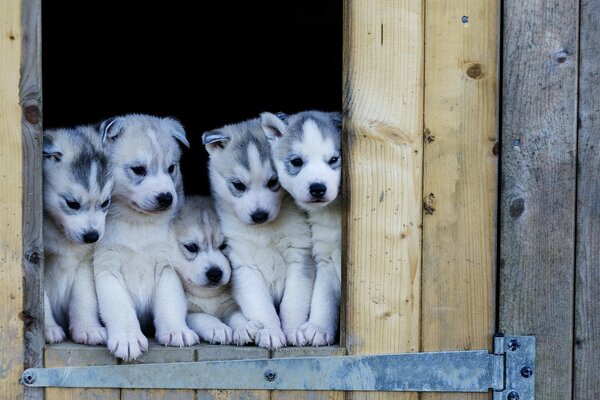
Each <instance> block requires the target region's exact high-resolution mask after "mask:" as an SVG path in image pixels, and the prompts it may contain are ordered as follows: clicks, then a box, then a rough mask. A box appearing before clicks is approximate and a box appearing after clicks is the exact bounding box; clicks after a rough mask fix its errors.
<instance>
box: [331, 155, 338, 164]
mask: <svg viewBox="0 0 600 400" xmlns="http://www.w3.org/2000/svg"><path fill="white" fill-rule="evenodd" d="M339 159H340V158H339V157H335V156H334V157H331V158H330V159H329V165H333V164H335V163H336V162H338V160H339Z"/></svg>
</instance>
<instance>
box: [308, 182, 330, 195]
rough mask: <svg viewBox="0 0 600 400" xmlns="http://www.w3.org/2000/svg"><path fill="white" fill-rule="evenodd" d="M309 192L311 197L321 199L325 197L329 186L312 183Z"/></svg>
mask: <svg viewBox="0 0 600 400" xmlns="http://www.w3.org/2000/svg"><path fill="white" fill-rule="evenodd" d="M308 191H309V192H310V194H311V196H313V197H317V198H321V197H323V196H324V195H325V192H326V191H327V186H325V185H323V184H322V183H312V184H311V185H310V187H309V188H308Z"/></svg>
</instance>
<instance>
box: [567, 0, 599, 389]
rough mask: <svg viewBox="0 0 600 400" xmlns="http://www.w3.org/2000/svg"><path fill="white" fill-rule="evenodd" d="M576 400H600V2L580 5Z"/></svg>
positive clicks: (591, 1) (595, 0)
mask: <svg viewBox="0 0 600 400" xmlns="http://www.w3.org/2000/svg"><path fill="white" fill-rule="evenodd" d="M580 15H581V21H580V29H579V35H580V36H579V40H580V42H579V52H580V65H579V121H580V125H579V134H578V138H579V140H578V152H577V163H578V169H577V243H576V257H577V258H576V261H575V265H576V268H577V275H576V280H575V349H574V351H575V357H574V361H575V366H574V368H575V374H574V382H573V399H574V400H587V399H598V398H600V378H599V376H598V371H599V370H600V314H599V313H598V304H600V290H599V289H598V288H600V268H598V260H600V246H599V245H598V243H600V202H599V201H598V199H600V180H599V179H598V171H600V135H599V133H600V102H599V101H598V99H600V74H599V73H598V66H599V65H600V41H599V40H598V38H599V37H600V1H599V0H583V1H582V2H581V13H580Z"/></svg>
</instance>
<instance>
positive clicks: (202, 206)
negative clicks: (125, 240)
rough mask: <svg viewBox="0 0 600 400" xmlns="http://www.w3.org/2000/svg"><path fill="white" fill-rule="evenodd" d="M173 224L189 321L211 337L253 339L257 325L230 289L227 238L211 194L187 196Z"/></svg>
mask: <svg viewBox="0 0 600 400" xmlns="http://www.w3.org/2000/svg"><path fill="white" fill-rule="evenodd" d="M171 228H172V234H173V235H172V239H173V241H174V243H173V249H174V250H173V265H174V267H175V270H176V271H177V272H178V273H179V277H180V278H181V281H182V283H183V287H184V289H185V293H186V298H187V304H188V315H187V324H188V326H189V327H190V328H192V329H193V330H194V331H195V332H196V333H197V334H198V335H199V336H200V338H201V339H202V340H204V341H206V342H209V343H220V344H230V343H235V344H237V345H244V344H246V343H248V342H251V341H252V338H253V337H254V335H255V334H256V331H257V328H256V325H255V324H253V323H250V322H249V321H248V320H247V319H246V318H245V317H244V316H243V314H242V313H241V311H240V309H239V307H238V305H237V304H236V302H235V300H234V299H233V296H232V294H231V287H230V286H229V279H230V277H231V266H230V264H229V260H228V259H227V257H226V256H225V254H224V253H226V252H227V244H226V243H225V238H224V236H223V233H222V231H221V227H220V224H219V219H218V217H217V212H216V211H215V209H214V206H213V202H212V199H211V198H210V197H208V196H187V197H186V199H185V205H184V207H183V209H182V210H181V211H180V212H179V213H178V214H177V217H176V218H175V219H174V220H173V222H172V226H171ZM232 328H233V329H232Z"/></svg>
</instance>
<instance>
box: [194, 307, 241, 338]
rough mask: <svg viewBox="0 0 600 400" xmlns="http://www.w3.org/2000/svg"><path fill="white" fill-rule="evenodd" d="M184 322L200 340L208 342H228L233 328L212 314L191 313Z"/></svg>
mask: <svg viewBox="0 0 600 400" xmlns="http://www.w3.org/2000/svg"><path fill="white" fill-rule="evenodd" d="M186 322H187V324H188V326H189V327H190V328H192V330H193V331H194V332H196V333H197V334H198V336H200V338H201V339H202V340H204V341H205V342H208V343H210V344H215V343H219V344H230V343H231V341H232V337H233V330H232V329H231V328H230V327H229V326H227V325H226V324H224V323H223V322H221V321H220V320H219V318H217V317H215V316H214V315H210V314H205V313H192V314H188V315H187V317H186Z"/></svg>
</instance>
